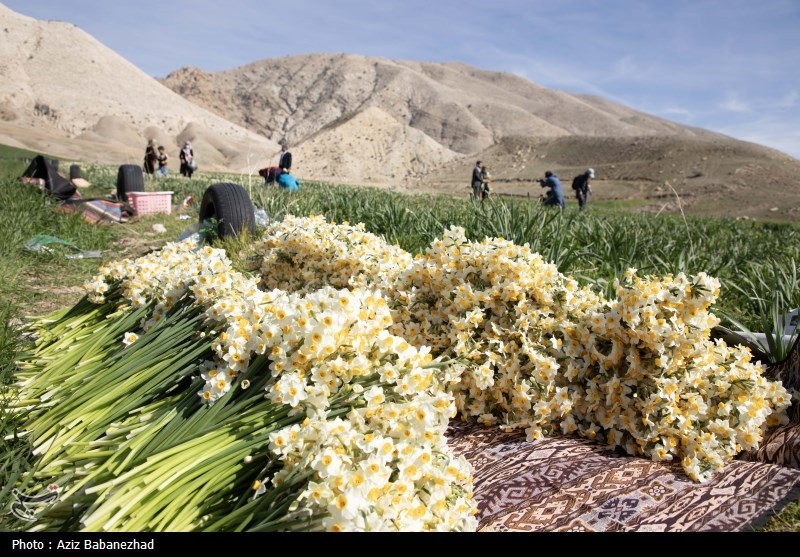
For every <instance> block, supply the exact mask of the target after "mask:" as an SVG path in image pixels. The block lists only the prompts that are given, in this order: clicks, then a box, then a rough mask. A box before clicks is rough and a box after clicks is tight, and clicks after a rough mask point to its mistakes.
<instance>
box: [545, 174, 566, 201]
mask: <svg viewBox="0 0 800 557" xmlns="http://www.w3.org/2000/svg"><path fill="white" fill-rule="evenodd" d="M539 185H540V186H541V187H543V188H549V189H548V190H547V193H546V195H545V197H544V199H543V200H542V202H543V203H544V204H545V205H547V206H549V207H559V208H561V209H565V208H566V206H567V204H566V203H565V202H564V189H563V188H562V187H561V180H559V179H558V176H556V175H555V174H553V173H552V172H550V171H549V170H548V171H547V172H545V173H544V180H539Z"/></svg>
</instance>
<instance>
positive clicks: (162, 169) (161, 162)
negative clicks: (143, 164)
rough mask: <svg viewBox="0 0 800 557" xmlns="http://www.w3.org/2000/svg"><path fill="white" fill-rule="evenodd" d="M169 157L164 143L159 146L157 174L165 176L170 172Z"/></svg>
mask: <svg viewBox="0 0 800 557" xmlns="http://www.w3.org/2000/svg"><path fill="white" fill-rule="evenodd" d="M168 164H169V157H168V156H167V153H166V151H165V150H164V146H163V145H159V146H158V170H156V176H160V177H162V178H163V177H164V176H166V175H167V174H169V166H168Z"/></svg>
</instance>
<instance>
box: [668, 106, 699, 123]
mask: <svg viewBox="0 0 800 557" xmlns="http://www.w3.org/2000/svg"><path fill="white" fill-rule="evenodd" d="M661 112H662V113H663V114H669V115H670V116H679V117H681V118H683V119H684V120H685V121H687V122H688V121H691V120H692V119H693V118H694V113H693V112H692V111H691V110H689V109H686V108H681V107H679V106H669V107H667V108H664V109H662V110H661Z"/></svg>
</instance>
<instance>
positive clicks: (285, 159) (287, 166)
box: [278, 141, 292, 177]
mask: <svg viewBox="0 0 800 557" xmlns="http://www.w3.org/2000/svg"><path fill="white" fill-rule="evenodd" d="M291 170H292V154H291V153H290V152H289V145H288V144H287V143H286V141H281V155H280V157H279V158H278V176H279V177H280V175H281V174H283V173H284V172H286V173H287V174H288V173H289V172H290V171H291Z"/></svg>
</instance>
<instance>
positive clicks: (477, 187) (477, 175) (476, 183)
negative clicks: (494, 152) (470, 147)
mask: <svg viewBox="0 0 800 557" xmlns="http://www.w3.org/2000/svg"><path fill="white" fill-rule="evenodd" d="M482 187H483V167H482V166H481V161H478V162H476V163H475V168H473V169H472V197H473V199H480V198H481V188H482Z"/></svg>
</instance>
